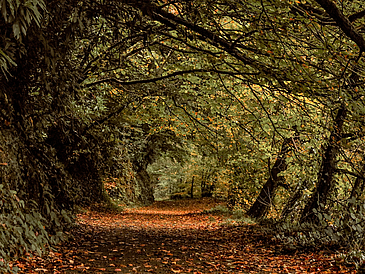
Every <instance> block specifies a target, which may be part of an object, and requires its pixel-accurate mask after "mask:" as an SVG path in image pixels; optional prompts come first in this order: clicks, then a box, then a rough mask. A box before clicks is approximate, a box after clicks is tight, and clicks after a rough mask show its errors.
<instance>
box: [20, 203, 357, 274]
mask: <svg viewBox="0 0 365 274" xmlns="http://www.w3.org/2000/svg"><path fill="white" fill-rule="evenodd" d="M215 204H216V203H215V202H214V201H213V200H209V199H206V200H187V201H179V202H156V203H154V204H153V205H152V206H150V207H144V208H138V209H129V210H126V211H124V212H123V213H120V214H107V213H99V212H93V211H87V212H85V213H84V214H80V215H79V216H78V217H79V223H80V226H79V229H78V230H77V231H75V232H74V233H75V234H74V236H75V240H74V241H72V242H69V243H67V244H64V245H63V246H60V247H59V248H58V251H57V252H54V253H52V254H50V255H49V256H48V257H46V258H43V259H41V258H34V259H33V260H32V261H31V262H30V261H27V262H26V263H24V264H23V269H24V271H23V272H22V273H356V272H355V271H353V270H351V269H350V268H345V267H343V266H337V265H336V261H335V259H334V254H324V253H319V254H318V253H303V254H299V253H298V254H284V253H283V247H282V246H281V245H279V244H277V243H274V242H273V241H271V240H270V239H269V238H268V237H266V236H264V235H262V234H261V233H259V232H258V231H257V229H256V227H255V226H248V225H247V226H237V225H224V223H223V221H224V220H223V219H222V218H223V217H221V216H217V215H212V214H202V211H203V210H204V209H209V208H212V207H213V206H214V205H215Z"/></svg>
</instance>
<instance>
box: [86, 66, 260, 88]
mask: <svg viewBox="0 0 365 274" xmlns="http://www.w3.org/2000/svg"><path fill="white" fill-rule="evenodd" d="M201 72H214V73H218V74H227V75H242V74H245V75H257V74H258V73H240V72H232V71H225V70H214V69H191V70H183V71H175V72H173V73H170V74H167V75H164V76H161V77H155V78H150V79H141V80H135V81H121V80H118V79H116V78H106V79H102V80H99V81H95V82H93V83H90V84H86V85H85V87H91V86H95V85H100V84H103V83H116V84H119V85H122V86H131V85H136V84H148V83H155V82H158V81H161V80H164V79H167V78H172V77H175V76H178V75H184V74H188V73H201Z"/></svg>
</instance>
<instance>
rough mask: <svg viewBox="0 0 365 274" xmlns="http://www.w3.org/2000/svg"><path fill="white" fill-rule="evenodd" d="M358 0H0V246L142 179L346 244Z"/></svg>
mask: <svg viewBox="0 0 365 274" xmlns="http://www.w3.org/2000/svg"><path fill="white" fill-rule="evenodd" d="M362 2H363V1H360V0H355V1H342V2H336V3H335V2H333V1H332V0H304V1H303V0H302V1H291V0H274V1H272V0H271V1H267V0H260V1H258V0H257V1H256V0H253V1H236V0H234V1H231V0H221V1H210V0H198V1H190V0H177V1H170V0H163V1H162V0H161V1H160V0H130V1H129V0H128V1H127V0H126V1H124V0H123V1H112V0H110V1H106V0H98V1H85V0H82V1H81V0H80V1H68V0H62V1H46V0H27V1H25V0H20V1H13V0H8V1H1V2H0V10H1V16H0V33H1V35H0V37H1V40H0V69H1V70H0V72H1V73H0V82H1V84H0V86H1V92H0V103H1V104H0V105H1V111H0V127H1V130H0V140H1V141H0V180H1V181H0V194H1V200H0V206H1V207H0V223H1V224H2V226H0V231H1V234H0V247H1V248H0V256H1V257H2V258H3V260H5V261H6V260H8V259H9V258H10V257H13V256H19V255H21V254H23V253H24V252H27V251H28V250H37V251H38V252H41V251H42V250H44V248H45V246H47V245H48V244H53V243H56V242H57V241H59V240H62V239H63V237H64V234H63V233H62V232H63V231H65V229H67V227H68V225H70V224H72V222H73V214H74V212H75V211H74V210H75V207H76V206H77V205H80V204H81V205H85V204H90V203H95V202H101V201H109V200H110V197H109V196H108V193H109V195H111V196H112V197H114V198H116V197H118V198H119V199H121V200H123V201H124V202H137V201H138V202H141V203H150V202H152V201H153V199H154V196H153V191H154V189H155V190H157V189H158V193H159V195H160V196H161V197H162V196H165V195H173V194H176V193H177V194H179V195H180V196H181V195H182V196H184V195H188V196H191V197H194V195H200V196H211V195H213V196H216V197H220V198H223V199H225V200H227V203H228V205H229V206H230V207H231V208H236V207H239V208H243V209H244V210H246V211H247V214H248V215H249V216H251V217H253V218H256V219H261V218H273V219H275V220H281V221H283V222H285V221H289V222H292V223H295V224H299V225H306V224H311V225H312V227H314V228H313V229H315V230H316V231H320V230H321V229H322V231H327V234H325V235H326V237H327V240H328V239H331V240H335V241H338V242H341V241H342V242H346V241H348V240H349V239H350V238H349V237H348V236H346V237H344V238H343V236H344V235H352V236H353V238H351V241H350V242H351V244H353V246H356V247H358V248H360V249H361V248H362V246H363V242H361V243H359V242H356V241H357V240H356V237H357V236H358V235H360V234H361V233H362V231H363V229H365V228H364V223H363V221H364V219H363V218H364V217H363V216H362V215H363V214H362V213H363V206H362V205H363V199H364V197H363V190H364V171H365V165H364V156H363V155H364V149H363V147H364V136H365V134H364V128H365V127H364V115H365V106H364V95H365V94H364V88H363V87H364V85H363V83H364V75H365V74H364V60H363V52H364V50H365V40H364V35H363V32H364V24H365V22H364V20H365V6H364V4H363V3H362ZM105 189H106V190H105ZM331 226H332V227H333V226H335V227H336V228H337V229H338V230H337V232H333V231H334V230H329V227H331ZM328 231H331V232H328ZM324 233H326V232H324ZM341 233H342V234H341ZM13 235H15V236H13ZM310 235H311V236H310V237H314V236H313V235H312V234H310ZM352 236H351V237H352ZM308 237H309V236H308ZM341 237H342V238H341ZM328 241H330V240H328ZM354 242H356V243H354ZM347 244H348V243H347ZM5 247H6V248H5ZM3 266H4V268H6V267H7V266H6V264H5V263H4V264H3Z"/></svg>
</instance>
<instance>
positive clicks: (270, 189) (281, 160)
mask: <svg viewBox="0 0 365 274" xmlns="http://www.w3.org/2000/svg"><path fill="white" fill-rule="evenodd" d="M292 142H293V139H292V138H286V139H285V140H284V142H283V144H282V146H281V150H280V152H279V155H278V158H277V159H276V161H275V163H274V166H273V167H272V169H271V170H270V177H269V179H268V180H267V181H266V183H265V185H264V186H263V187H262V189H261V192H260V194H259V196H258V197H257V199H256V201H255V202H254V204H253V205H252V206H251V208H250V209H249V210H248V211H247V214H248V215H249V216H250V217H252V218H261V217H263V216H264V215H265V214H266V213H267V212H268V210H269V208H270V206H271V205H272V201H273V199H274V198H275V195H276V190H277V188H278V186H279V184H280V182H283V180H284V178H283V177H282V176H279V173H280V172H282V171H285V170H286V168H287V163H286V155H287V154H288V152H289V150H290V148H291V144H292Z"/></svg>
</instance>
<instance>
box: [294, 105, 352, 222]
mask: <svg viewBox="0 0 365 274" xmlns="http://www.w3.org/2000/svg"><path fill="white" fill-rule="evenodd" d="M345 117H346V107H345V105H342V106H341V107H340V109H339V110H338V112H337V115H336V118H335V120H334V128H333V130H332V132H331V135H330V138H329V141H328V142H329V144H328V146H327V147H326V149H325V151H324V154H323V159H322V164H321V168H320V170H319V173H318V183H317V187H316V188H315V190H314V192H313V194H312V196H311V198H310V199H309V201H308V203H307V204H306V206H305V207H304V210H303V212H302V215H301V218H300V222H301V223H303V222H312V223H318V222H319V220H318V217H317V216H316V215H315V214H314V213H313V211H314V210H319V209H320V207H324V206H325V205H326V204H327V200H328V196H329V194H330V192H331V190H332V189H333V187H334V185H335V181H334V175H335V173H336V158H337V156H338V153H339V146H338V144H339V143H340V141H341V139H342V128H343V123H344V120H345Z"/></svg>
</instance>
